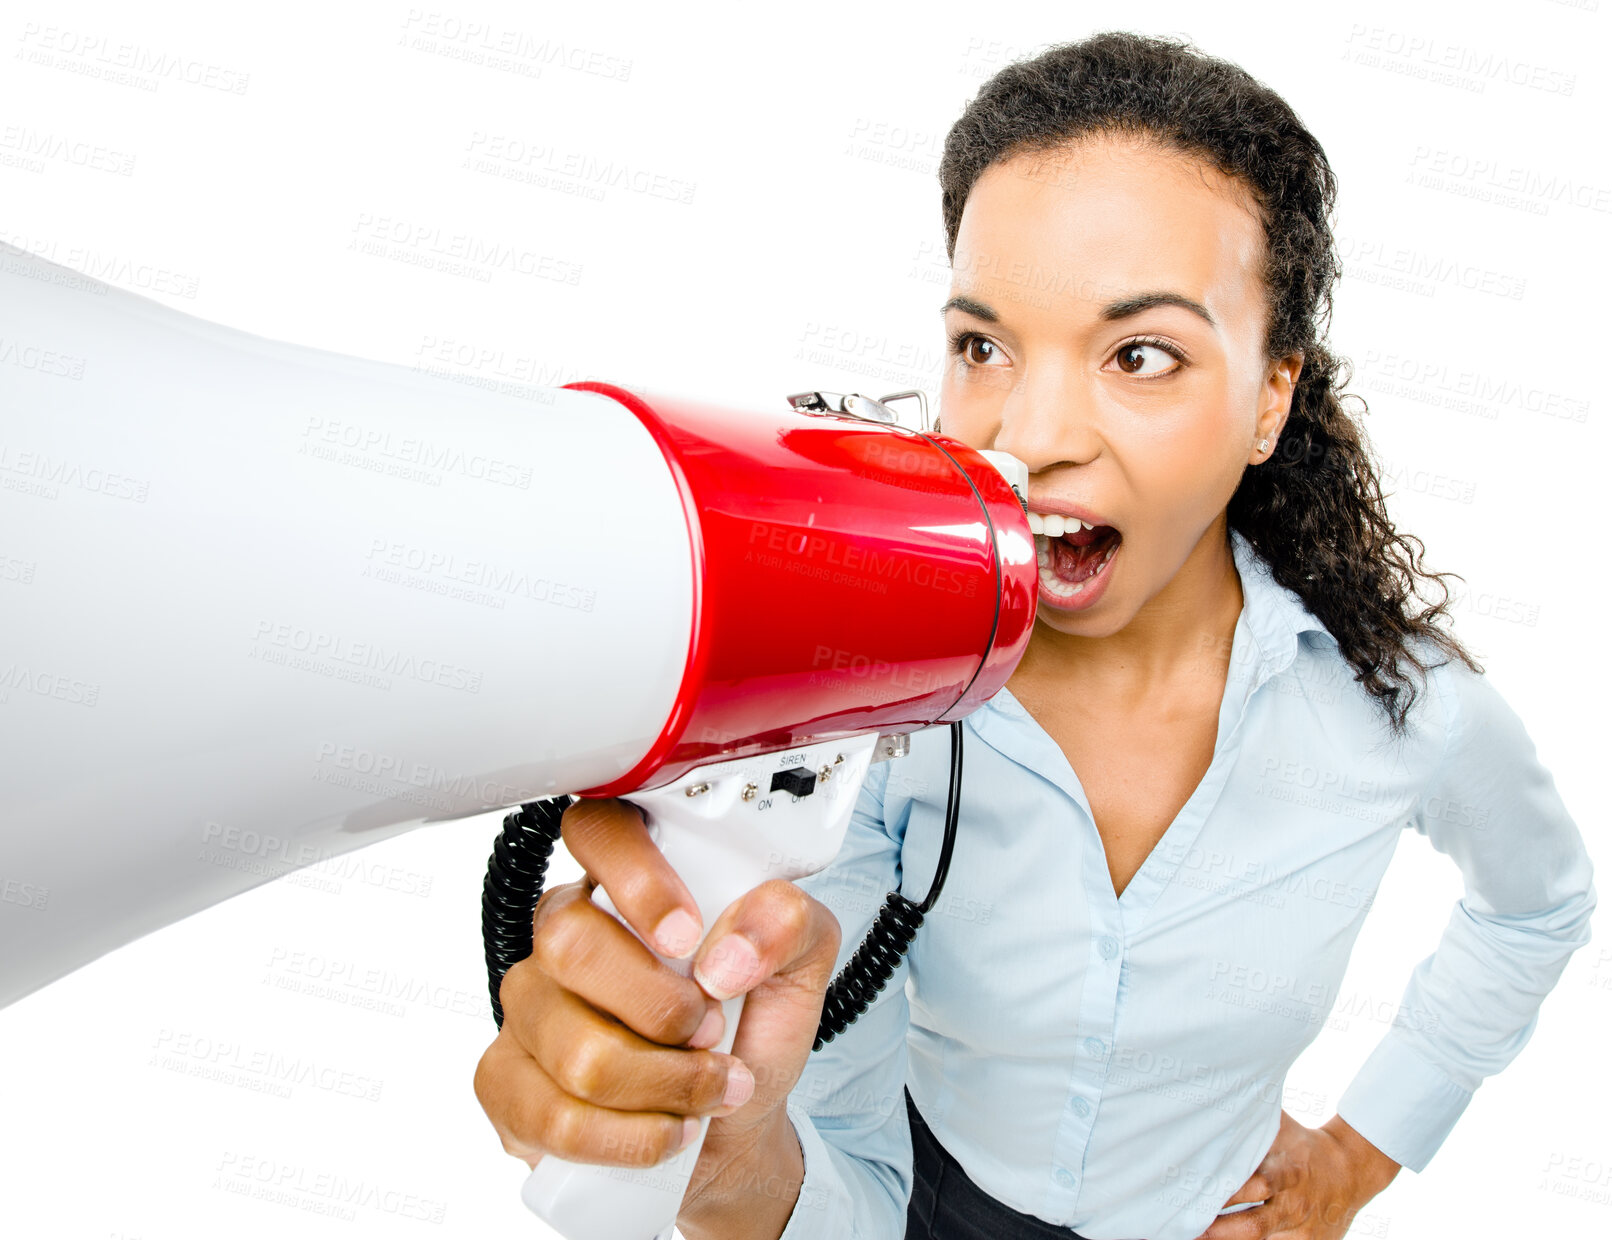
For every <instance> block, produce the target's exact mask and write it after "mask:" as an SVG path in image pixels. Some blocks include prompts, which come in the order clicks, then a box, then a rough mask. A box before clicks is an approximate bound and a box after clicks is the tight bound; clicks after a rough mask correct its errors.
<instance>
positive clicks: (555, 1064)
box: [499, 909, 754, 1116]
mask: <svg viewBox="0 0 1612 1240" xmlns="http://www.w3.org/2000/svg"><path fill="white" fill-rule="evenodd" d="M594 911H595V912H599V915H600V916H604V917H607V916H608V914H605V913H603V912H600V910H597V909H595V910H594ZM635 941H636V940H635ZM640 950H642V947H641V946H640ZM656 963H657V967H658V968H662V969H664V968H665V966H664V965H660V964H659V963H658V962H656ZM679 980H685V979H679ZM499 1002H500V1003H502V1004H503V1005H504V1011H505V1014H506V1015H505V1021H504V1028H503V1029H502V1030H501V1031H500V1033H499V1038H500V1039H502V1040H505V1041H507V1042H510V1043H512V1044H513V1046H514V1047H517V1048H519V1050H520V1052H521V1053H522V1054H524V1055H525V1056H526V1057H527V1058H529V1059H531V1060H532V1061H533V1063H534V1064H535V1065H536V1066H537V1067H539V1068H541V1069H542V1071H543V1073H544V1076H545V1078H546V1080H547V1081H548V1082H549V1083H550V1085H552V1086H554V1087H555V1088H557V1090H558V1091H559V1092H560V1093H563V1094H564V1095H566V1096H567V1098H568V1099H571V1100H576V1101H580V1102H584V1103H588V1104H591V1105H592V1106H593V1107H602V1108H607V1109H609V1110H612V1111H626V1112H647V1111H664V1112H671V1113H675V1114H678V1115H707V1114H710V1115H715V1116H721V1115H725V1114H731V1113H732V1108H734V1107H737V1106H738V1105H741V1104H742V1103H743V1102H745V1101H747V1100H748V1099H749V1097H750V1094H751V1092H752V1091H753V1089H754V1081H753V1079H752V1078H751V1075H750V1072H749V1070H748V1069H747V1068H746V1067H745V1065H744V1064H743V1063H741V1062H740V1061H739V1060H738V1059H737V1058H735V1057H734V1056H732V1055H727V1054H722V1053H719V1052H715V1051H708V1050H687V1049H678V1048H675V1047H671V1046H663V1045H660V1044H658V1043H655V1042H651V1041H647V1040H646V1039H644V1038H642V1037H640V1036H639V1035H638V1034H636V1033H634V1032H633V1031H632V1030H631V1029H629V1028H628V1027H627V1026H626V1025H624V1024H622V1023H621V1022H620V1021H617V1020H614V1019H612V1018H611V1017H609V1016H608V1015H606V1014H604V1013H602V1012H599V1011H597V1010H596V1009H595V1008H593V1007H592V1006H590V1005H589V1004H588V1003H587V1002H585V1001H584V1000H583V999H582V998H580V997H579V996H577V995H575V994H573V993H571V992H570V991H569V990H567V989H566V988H565V987H564V986H563V984H559V983H556V982H555V981H554V979H553V978H551V977H548V976H547V975H546V974H545V973H544V972H543V971H542V969H541V968H537V967H532V966H531V965H530V963H529V962H528V961H521V962H520V963H519V964H517V965H515V966H514V967H513V968H511V969H510V970H509V972H508V973H506V974H505V975H504V979H503V982H502V983H501V985H500V988H499ZM511 1084H513V1082H511ZM550 1092H551V1093H552V1092H553V1091H550Z"/></svg>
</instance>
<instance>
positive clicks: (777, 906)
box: [694, 878, 840, 999]
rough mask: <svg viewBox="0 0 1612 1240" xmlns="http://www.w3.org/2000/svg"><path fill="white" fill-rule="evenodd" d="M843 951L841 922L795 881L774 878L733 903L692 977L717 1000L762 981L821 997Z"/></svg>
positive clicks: (708, 940)
mask: <svg viewBox="0 0 1612 1240" xmlns="http://www.w3.org/2000/svg"><path fill="white" fill-rule="evenodd" d="M839 948H840V923H839V919H838V918H837V917H835V916H834V914H833V912H832V911H831V910H830V909H829V908H828V907H827V906H825V905H824V904H822V903H820V902H819V901H818V900H816V899H814V898H813V897H812V896H809V895H807V894H806V893H805V892H804V891H802V890H801V889H800V888H799V887H797V886H795V884H794V883H791V882H786V881H785V880H783V879H781V878H775V879H772V880H770V881H768V882H765V883H762V884H761V885H760V886H759V887H756V888H754V889H753V890H751V891H748V892H746V893H745V894H744V895H743V896H741V897H740V898H739V899H737V900H735V901H734V902H733V903H732V904H730V905H729V906H728V907H727V908H726V909H724V910H723V912H722V915H721V916H720V917H718V918H717V920H716V924H715V925H713V926H712V927H711V932H710V934H708V935H707V936H706V939H705V942H704V944H703V945H702V946H701V948H700V951H699V954H698V955H697V956H696V957H695V960H694V976H695V978H696V979H697V980H698V981H699V983H700V985H701V986H703V987H704V988H705V992H706V993H707V994H709V995H711V996H712V997H713V998H716V999H731V998H732V997H733V996H734V995H738V994H745V993H747V992H748V991H749V990H750V989H751V988H752V987H754V986H755V985H756V983H757V982H759V981H761V980H763V979H764V978H770V977H777V978H779V979H780V980H782V981H784V982H786V983H787V982H797V983H798V984H799V985H800V986H802V987H803V988H805V989H808V990H816V991H817V992H818V994H819V995H821V992H822V991H823V990H826V989H827V986H828V982H829V974H830V973H831V972H832V970H833V968H834V961H835V959H836V956H837V953H838V952H839Z"/></svg>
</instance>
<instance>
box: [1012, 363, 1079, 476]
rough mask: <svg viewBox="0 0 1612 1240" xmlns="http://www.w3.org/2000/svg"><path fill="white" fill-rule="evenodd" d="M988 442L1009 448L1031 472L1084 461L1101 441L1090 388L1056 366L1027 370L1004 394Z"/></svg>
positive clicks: (1034, 472) (1039, 471) (1035, 472)
mask: <svg viewBox="0 0 1612 1240" xmlns="http://www.w3.org/2000/svg"><path fill="white" fill-rule="evenodd" d="M991 447H993V448H995V449H997V450H998V451H1001V452H1011V453H1012V454H1013V455H1014V456H1016V457H1018V458H1019V459H1020V460H1021V461H1023V462H1024V463H1025V464H1026V465H1028V466H1029V468H1030V472H1031V473H1032V474H1037V473H1041V472H1043V471H1045V470H1048V469H1053V468H1056V467H1057V466H1060V465H1085V464H1088V463H1089V462H1091V461H1092V460H1094V459H1096V457H1097V455H1098V454H1099V453H1100V452H1101V451H1102V447H1103V441H1102V434H1101V431H1100V428H1099V425H1098V417H1097V408H1096V402H1095V401H1094V400H1093V398H1092V393H1091V392H1090V390H1089V389H1087V388H1086V387H1084V386H1083V385H1082V384H1081V383H1080V382H1079V381H1078V380H1077V379H1076V378H1075V377H1074V376H1072V375H1068V374H1060V373H1059V372H1057V371H1056V370H1044V371H1043V372H1042V373H1041V374H1039V375H1028V374H1027V375H1026V376H1025V378H1024V380H1023V381H1022V382H1021V383H1019V384H1016V385H1015V386H1014V387H1013V388H1011V389H1009V390H1008V392H1007V394H1006V396H1005V397H1004V398H1003V401H1002V404H1001V408H1000V412H999V421H998V423H997V427H996V435H995V438H994V439H993V440H992V442H991Z"/></svg>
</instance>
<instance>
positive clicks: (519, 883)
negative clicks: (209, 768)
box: [481, 796, 571, 1029]
mask: <svg viewBox="0 0 1612 1240" xmlns="http://www.w3.org/2000/svg"><path fill="white" fill-rule="evenodd" d="M570 804H571V797H569V796H563V797H550V798H549V799H548V800H545V801H528V802H527V803H526V804H525V805H522V806H521V807H520V808H519V809H517V810H512V811H510V812H509V813H508V814H506V815H504V830H503V833H502V834H501V835H499V837H498V839H497V840H495V841H494V842H493V854H492V856H491V857H489V858H487V877H486V879H485V880H484V881H483V882H482V884H481V941H482V945H483V947H484V948H485V949H486V954H487V986H488V989H489V990H490V991H491V992H492V1000H493V1020H495V1021H496V1022H497V1023H498V1027H499V1028H500V1029H502V1028H503V1027H504V1005H503V1004H502V1003H500V1002H499V1001H498V988H499V987H500V986H501V985H502V984H503V981H504V974H506V973H508V972H509V970H510V968H511V967H512V966H514V965H515V964H516V963H517V962H518V961H521V960H525V959H526V957H528V956H530V955H531V954H532V914H533V912H534V911H536V909H537V902H538V900H539V899H541V898H542V895H543V879H544V876H545V875H547V873H548V868H549V857H550V856H552V855H553V853H554V842H555V841H556V840H558V839H559V838H560V815H561V814H563V813H564V812H565V808H566V806H568V805H570Z"/></svg>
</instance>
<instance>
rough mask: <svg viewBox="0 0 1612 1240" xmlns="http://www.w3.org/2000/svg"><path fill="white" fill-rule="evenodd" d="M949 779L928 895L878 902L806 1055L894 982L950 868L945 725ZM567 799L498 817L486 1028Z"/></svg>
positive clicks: (524, 945)
mask: <svg viewBox="0 0 1612 1240" xmlns="http://www.w3.org/2000/svg"><path fill="white" fill-rule="evenodd" d="M951 733H952V773H951V783H950V786H949V787H948V788H947V791H946V833H945V836H944V838H943V839H942V841H941V845H940V861H939V862H938V863H937V864H936V866H935V877H934V880H933V881H932V882H931V883H930V885H929V894H928V895H927V896H925V897H924V902H923V903H922V904H914V903H913V902H912V901H911V900H909V899H907V897H906V896H904V895H902V894H901V893H900V892H899V891H892V892H891V893H890V894H889V895H888V896H886V897H885V901H884V905H883V907H882V908H880V909H879V915H878V916H877V917H875V918H874V919H873V925H872V926H871V927H869V929H868V933H867V937H866V938H864V939H863V940H862V944H861V946H860V947H858V948H857V949H856V952H855V953H854V954H853V955H852V956H851V958H850V959H849V960H847V961H846V962H845V967H844V968H843V969H841V970H840V974H839V976H838V977H836V978H835V979H834V981H833V983H832V984H831V985H830V986H829V988H828V991H827V993H825V994H824V996H823V1015H822V1018H821V1019H820V1020H819V1021H818V1025H817V1038H816V1040H815V1041H813V1043H812V1049H813V1050H814V1051H819V1050H822V1049H823V1047H824V1046H826V1045H827V1044H828V1043H829V1042H832V1041H833V1040H834V1039H835V1038H836V1037H838V1036H839V1035H840V1034H842V1033H844V1032H845V1031H846V1030H847V1029H848V1028H850V1026H851V1024H852V1023H853V1022H854V1021H855V1020H856V1018H857V1017H859V1016H861V1015H862V1013H863V1012H865V1011H867V1010H868V1008H869V1007H870V1006H871V1005H872V1003H873V1001H874V999H876V998H877V997H878V996H879V993H880V992H881V991H882V990H883V989H884V988H885V986H886V985H887V984H888V983H889V981H890V979H891V978H892V977H894V976H895V971H896V969H897V968H899V967H900V965H901V960H902V957H903V956H905V955H906V954H907V949H908V948H909V947H911V946H912V941H913V939H914V938H916V937H917V934H918V927H919V926H921V925H923V921H924V914H925V913H927V912H929V910H930V909H932V908H934V906H935V900H936V899H937V898H938V897H939V895H940V889H941V886H942V885H943V884H944V883H945V881H946V871H947V870H948V869H950V868H951V861H952V845H953V843H954V842H955V841H956V839H957V810H958V801H959V793H960V792H961V791H962V785H963V725H962V723H961V721H959V722H956V723H953V724H952V725H951ZM573 799H574V798H572V797H570V796H561V797H550V798H549V799H547V800H543V801H528V802H527V803H526V804H524V805H522V806H521V807H520V809H518V810H513V811H511V812H510V813H509V814H507V815H506V816H505V817H504V830H503V832H502V833H501V834H500V835H499V837H498V839H497V840H496V841H494V843H493V851H492V856H491V857H489V858H488V859H487V878H486V880H485V881H484V882H483V883H482V888H481V936H482V942H483V944H484V946H485V948H486V955H487V988H488V991H489V992H490V994H491V997H492V1004H493V1020H494V1021H496V1022H497V1024H498V1027H499V1028H500V1029H502V1028H503V1027H504V1008H503V1004H501V1003H500V1002H499V1001H498V991H499V987H500V985H501V984H502V983H503V980H504V974H505V973H507V972H509V970H510V968H511V967H512V966H513V965H514V964H515V963H516V962H518V961H521V960H524V959H526V957H528V956H530V955H531V954H532V914H533V912H534V911H535V910H536V908H537V902H538V900H540V899H541V898H542V896H543V880H544V877H545V876H546V875H547V873H548V866H549V858H550V857H551V856H552V855H553V853H554V844H555V841H557V840H558V839H559V838H560V816H561V815H562V814H564V812H565V810H566V807H567V806H569V805H570V804H571V802H572V800H573Z"/></svg>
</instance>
